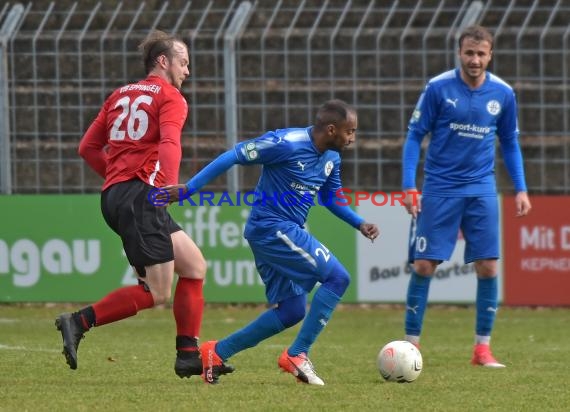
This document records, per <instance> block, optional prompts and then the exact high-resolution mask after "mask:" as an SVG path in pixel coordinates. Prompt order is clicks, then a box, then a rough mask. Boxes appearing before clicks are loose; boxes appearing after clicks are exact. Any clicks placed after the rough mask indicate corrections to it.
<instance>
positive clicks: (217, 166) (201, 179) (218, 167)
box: [164, 148, 238, 202]
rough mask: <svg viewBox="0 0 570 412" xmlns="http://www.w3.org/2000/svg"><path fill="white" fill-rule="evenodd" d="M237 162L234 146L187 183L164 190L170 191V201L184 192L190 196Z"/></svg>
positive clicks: (175, 199) (167, 187) (178, 197)
mask: <svg viewBox="0 0 570 412" xmlns="http://www.w3.org/2000/svg"><path fill="white" fill-rule="evenodd" d="M236 163H238V158H237V156H236V153H235V151H234V149H233V148H232V149H230V150H228V151H227V152H224V153H222V154H221V155H219V156H218V157H216V158H215V159H214V160H213V161H212V162H211V163H209V164H208V165H207V166H206V167H204V168H203V169H202V170H200V172H198V173H197V174H196V175H194V177H193V178H192V179H190V180H189V181H187V182H186V183H185V184H180V185H173V186H166V187H165V188H164V190H166V191H167V192H168V196H169V199H170V201H171V202H175V201H177V200H179V199H180V196H181V195H182V194H184V195H188V196H190V195H192V194H194V193H196V192H197V191H198V190H200V189H201V188H202V187H204V186H205V185H207V184H208V182H210V181H211V180H213V179H215V178H216V177H218V176H219V175H221V174H222V173H224V172H226V171H227V170H228V169H229V168H231V167H232V166H233V165H235V164H236ZM186 192H188V193H186Z"/></svg>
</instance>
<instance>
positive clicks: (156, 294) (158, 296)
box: [150, 289, 172, 306]
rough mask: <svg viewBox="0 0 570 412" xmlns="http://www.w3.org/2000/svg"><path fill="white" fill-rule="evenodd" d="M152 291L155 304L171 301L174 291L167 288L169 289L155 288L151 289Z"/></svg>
mask: <svg viewBox="0 0 570 412" xmlns="http://www.w3.org/2000/svg"><path fill="white" fill-rule="evenodd" d="M150 293H151V294H152V298H153V299H154V304H155V306H156V305H162V304H165V303H168V302H169V301H170V297H171V295H172V292H171V290H170V289H167V290H153V289H151V290H150Z"/></svg>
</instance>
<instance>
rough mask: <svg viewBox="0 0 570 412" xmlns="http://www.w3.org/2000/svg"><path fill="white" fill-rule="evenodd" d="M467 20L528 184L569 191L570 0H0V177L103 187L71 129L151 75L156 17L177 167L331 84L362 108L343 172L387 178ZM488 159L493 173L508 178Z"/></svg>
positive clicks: (41, 186) (349, 180)
mask: <svg viewBox="0 0 570 412" xmlns="http://www.w3.org/2000/svg"><path fill="white" fill-rule="evenodd" d="M18 6H19V7H20V9H19V10H20V11H19V14H18V15H17V16H16V17H14V16H12V17H10V16H9V14H10V13H11V12H13V10H14V8H15V7H18ZM468 22H477V23H480V24H482V25H485V26H487V27H488V28H490V29H491V30H492V31H493V32H494V34H495V37H496V47H495V56H494V61H493V64H492V67H491V69H492V70H493V71H494V72H495V73H496V74H497V75H499V76H500V77H502V78H503V79H505V80H506V81H507V82H509V83H511V84H512V85H513V87H514V88H515V90H516V92H517V96H518V100H519V108H520V124H519V126H520V129H521V143H522V146H523V153H524V156H525V167H526V170H527V175H528V178H527V179H528V183H529V189H530V190H531V191H532V192H534V193H570V160H569V151H570V125H569V123H570V91H569V78H570V51H569V37H570V2H569V1H568V0H512V1H506V0H488V1H485V2H479V1H457V0H441V1H440V0H437V1H436V0H424V1H421V0H420V1H416V0H413V1H412V0H402V1H374V0H352V1H351V0H343V1H340V0H324V1H317V0H278V1H271V2H270V1H264V0H259V1H251V2H245V1H237V0H234V1H231V0H213V1H207V0H199V1H182V0H180V1H168V2H164V1H146V2H145V1H142V2H141V1H139V0H136V1H130V0H129V1H122V2H115V1H81V2H71V1H58V2H57V3H56V2H47V1H34V2H30V3H27V4H21V5H18V4H16V3H5V4H4V6H0V28H2V29H3V31H0V52H1V53H0V57H1V58H0V63H2V60H4V65H3V66H0V68H1V67H4V68H5V69H4V70H5V75H3V76H2V77H0V90H2V91H4V93H5V101H6V103H5V104H4V105H2V104H1V103H0V116H1V117H0V121H2V127H0V155H1V154H4V156H3V157H0V158H1V159H4V160H3V161H2V162H1V166H0V171H1V177H2V179H0V182H3V183H2V186H1V187H0V189H1V190H2V191H3V192H4V193H78V192H80V193H81V192H94V191H97V190H99V187H100V185H101V180H100V178H99V177H98V176H96V175H95V174H94V173H93V172H91V171H90V170H88V168H87V167H86V166H85V165H84V163H83V162H82V161H81V159H80V158H79V157H78V156H77V153H76V150H77V145H78V142H79V139H80V138H81V136H82V134H83V132H84V131H85V130H86V128H87V127H88V125H89V123H90V121H91V120H92V119H93V118H94V117H95V115H96V113H97V111H98V109H99V107H100V105H101V104H102V102H103V100H104V98H105V97H106V96H107V94H108V93H109V92H111V91H112V89H113V88H115V87H117V86H119V85H122V84H123V83H125V82H130V81H135V80H138V79H139V78H141V77H142V76H143V75H144V73H143V68H142V64H141V63H140V58H139V55H138V52H137V49H136V46H137V45H138V43H139V42H140V41H141V40H142V39H143V38H144V37H145V36H146V35H147V34H148V32H149V31H150V30H151V29H154V28H157V29H161V30H164V31H167V32H176V33H177V34H179V35H181V36H182V37H183V38H184V40H185V41H186V42H187V44H188V45H189V48H190V55H191V72H192V77H191V78H190V79H189V80H188V81H187V82H186V84H185V85H184V86H183V90H182V91H183V94H184V95H185V96H186V97H187V99H188V101H189V103H190V105H191V112H190V115H189V119H188V122H187V125H186V127H185V129H184V133H183V150H184V152H183V157H184V158H183V165H182V168H181V180H185V179H186V178H188V177H190V176H191V175H192V174H193V173H195V172H196V171H197V170H199V169H200V168H201V167H203V166H204V165H205V164H206V163H207V162H208V161H210V160H211V159H212V158H213V157H214V156H216V155H217V154H219V153H221V152H222V151H224V150H226V149H227V148H228V146H229V145H230V144H231V142H232V141H233V140H234V139H237V140H242V139H245V138H251V137H255V136H258V135H260V134H261V133H262V132H264V131H265V130H268V129H273V128H280V127H287V126H305V125H308V124H310V123H311V122H312V120H313V116H314V112H315V108H316V107H317V106H318V105H319V104H320V103H321V102H323V101H324V100H326V99H329V98H332V97H336V98H341V99H344V100H346V101H348V102H350V103H351V104H353V105H354V106H356V107H357V109H358V112H359V132H358V138H357V144H356V145H355V147H354V148H352V149H350V150H348V151H347V152H345V153H344V155H343V157H344V159H343V167H344V169H343V181H344V184H345V186H348V187H353V188H356V189H365V190H379V189H382V190H396V189H398V188H399V186H400V156H401V146H402V142H403V138H404V136H405V131H406V127H407V121H408V119H409V117H410V115H411V112H412V110H413V106H414V104H415V102H416V99H417V97H418V95H419V93H420V91H421V89H422V88H423V86H424V84H425V81H426V80H427V79H428V78H429V77H431V76H434V75H436V74H438V73H439V72H441V71H444V70H447V69H448V68H451V67H453V66H454V65H455V58H456V36H457V33H458V31H459V29H460V27H461V26H462V25H464V24H466V23H468ZM2 56H3V57H2ZM0 96H2V93H1V92H0ZM497 164H498V176H499V179H498V181H499V188H500V190H502V191H509V190H510V189H511V184H510V180H509V179H508V177H507V176H506V174H505V172H504V168H503V165H502V162H501V161H500V158H499V159H498V162H497ZM232 176H233V177H232ZM257 176H258V170H257V169H251V168H247V169H246V168H238V169H237V173H236V174H234V175H229V177H228V176H223V177H220V178H218V179H217V180H216V181H215V182H213V184H212V185H211V186H209V187H210V188H217V189H224V188H226V187H228V186H231V185H233V184H235V185H237V186H238V187H240V188H251V187H252V186H253V185H254V184H255V181H256V179H257ZM234 179H235V180H234Z"/></svg>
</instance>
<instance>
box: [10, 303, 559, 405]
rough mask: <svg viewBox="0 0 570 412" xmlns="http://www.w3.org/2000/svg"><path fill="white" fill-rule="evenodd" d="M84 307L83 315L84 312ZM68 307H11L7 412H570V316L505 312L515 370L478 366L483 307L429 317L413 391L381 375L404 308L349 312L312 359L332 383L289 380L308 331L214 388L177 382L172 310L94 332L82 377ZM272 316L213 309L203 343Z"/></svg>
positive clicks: (499, 340) (340, 315)
mask: <svg viewBox="0 0 570 412" xmlns="http://www.w3.org/2000/svg"><path fill="white" fill-rule="evenodd" d="M74 307H75V306H74ZM70 309H72V307H69V306H61V305H60V306H34V305H32V306H27V305H26V306H22V305H19V306H12V305H2V306H0V411H25V410H28V411H44V410H45V411H63V410H69V411H96V410H106V411H119V410H120V411H123V410H125V411H127V410H128V411H182V410H187V411H206V410H210V411H234V412H235V411H279V410H282V411H284V410H295V411H378V410H384V411H407V410H409V411H568V410H570V390H568V379H569V377H570V372H569V368H568V360H569V359H570V356H569V355H570V310H568V309H511V308H502V309H501V311H500V314H499V317H498V319H497V323H496V327H495V334H494V339H493V348H494V352H495V354H496V355H497V357H498V359H499V360H501V361H502V362H504V363H506V364H507V368H506V369H502V370H488V369H483V368H479V367H473V366H471V365H470V364H469V359H470V355H471V347H472V343H473V336H472V335H473V333H472V330H473V322H474V320H473V319H474V311H473V308H463V307H430V308H429V310H428V312H427V316H426V323H425V328H424V337H423V339H422V354H423V358H424V370H423V372H422V374H421V375H420V377H419V378H418V380H417V381H416V382H414V383H411V384H397V383H387V382H384V381H383V380H382V378H381V377H380V375H379V374H378V372H377V370H376V364H375V361H376V355H377V353H378V351H379V349H380V347H381V346H382V345H383V344H384V343H386V342H388V341H390V340H394V339H399V338H401V337H402V335H403V332H402V323H403V309H402V308H401V307H361V306H358V307H357V306H342V307H341V308H339V310H337V312H336V313H335V314H334V316H333V318H332V320H331V322H330V323H329V325H328V326H327V328H326V330H325V331H324V332H323V333H322V335H321V336H320V338H319V340H318V342H317V344H316V345H315V346H314V348H313V350H312V352H311V360H312V361H313V363H314V364H315V367H316V369H317V372H318V373H319V375H320V376H321V377H322V378H323V380H324V381H325V383H326V386H324V387H314V386H308V385H303V384H298V383H296V382H295V380H294V378H293V377H292V376H290V375H288V374H284V373H281V372H279V369H278V368H277V363H276V362H277V357H278V356H279V354H280V353H281V351H282V350H283V348H284V347H286V346H287V345H288V344H289V343H290V342H291V340H292V339H293V336H294V333H295V332H296V330H297V328H293V329H292V330H289V331H286V332H284V333H282V334H280V335H278V336H276V337H273V338H272V339H269V340H268V341H265V342H263V343H262V344H260V345H259V346H258V347H256V348H252V349H249V350H247V351H245V352H242V353H240V354H238V355H236V356H235V357H233V358H232V359H231V362H230V363H232V364H233V365H234V366H235V367H236V369H237V370H236V372H235V373H234V374H233V375H228V376H225V377H222V378H221V382H220V384H219V385H215V386H209V385H206V384H204V383H202V381H201V380H200V379H198V378H196V377H193V378H192V379H179V378H178V377H177V376H176V375H175V374H174V371H173V363H174V356H175V352H174V334H175V327H174V321H173V319H172V313H171V311H170V309H168V308H156V309H154V310H149V311H145V312H141V313H139V314H138V315H137V316H136V317H134V318H131V319H128V320H125V321H123V322H120V323H117V324H112V325H107V326H104V327H101V328H97V329H94V330H92V331H90V332H89V333H88V334H87V335H86V338H85V339H84V340H83V341H82V342H81V346H80V348H79V368H78V369H77V370H76V371H71V370H69V369H68V367H67V365H66V364H65V360H64V358H63V356H62V355H61V353H60V352H61V338H60V335H59V332H57V331H56V329H55V327H54V326H53V320H54V317H55V316H56V315H57V314H58V313H60V312H61V311H68V310H70ZM262 310H263V307H233V306H227V307H222V306H208V307H207V308H206V311H205V314H204V323H203V328H202V340H209V339H217V338H220V337H222V336H224V335H225V334H227V333H229V332H231V331H233V330H234V329H236V328H238V327H240V326H241V325H243V324H245V323H247V322H248V321H249V320H250V319H253V317H255V316H256V315H257V314H258V313H259V312H260V311H262Z"/></svg>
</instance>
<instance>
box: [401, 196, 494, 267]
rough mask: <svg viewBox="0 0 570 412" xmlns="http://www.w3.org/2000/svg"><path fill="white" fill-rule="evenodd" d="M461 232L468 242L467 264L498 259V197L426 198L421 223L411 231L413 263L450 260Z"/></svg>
mask: <svg viewBox="0 0 570 412" xmlns="http://www.w3.org/2000/svg"><path fill="white" fill-rule="evenodd" d="M414 223H415V225H414ZM414 226H415V227H414ZM460 229H461V232H462V233H463V237H464V238H465V254H464V260H465V263H471V262H473V261H476V260H481V259H498V258H499V206H498V201H497V197H496V196H485V197H457V198H454V197H436V196H430V195H423V196H422V211H421V213H420V214H419V215H418V218H417V222H412V227H411V229H410V259H409V260H410V261H411V262H413V261H414V260H415V259H427V260H435V261H439V262H442V261H444V260H449V258H450V257H451V255H452V253H453V249H454V248H455V244H456V242H457V236H458V234H459V230H460ZM414 232H415V233H414Z"/></svg>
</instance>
